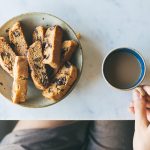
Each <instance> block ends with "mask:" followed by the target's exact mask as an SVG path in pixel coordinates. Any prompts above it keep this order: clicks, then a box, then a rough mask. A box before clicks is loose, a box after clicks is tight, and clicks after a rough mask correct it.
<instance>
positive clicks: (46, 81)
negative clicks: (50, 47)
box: [27, 41, 49, 90]
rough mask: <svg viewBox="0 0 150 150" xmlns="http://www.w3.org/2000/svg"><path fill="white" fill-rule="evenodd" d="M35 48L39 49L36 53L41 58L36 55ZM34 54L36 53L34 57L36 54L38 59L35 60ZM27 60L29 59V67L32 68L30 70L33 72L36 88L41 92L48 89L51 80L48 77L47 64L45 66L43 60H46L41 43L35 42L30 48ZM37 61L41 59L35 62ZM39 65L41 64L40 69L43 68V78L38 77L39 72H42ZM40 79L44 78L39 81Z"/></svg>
mask: <svg viewBox="0 0 150 150" xmlns="http://www.w3.org/2000/svg"><path fill="white" fill-rule="evenodd" d="M35 48H36V49H37V50H36V52H37V53H39V56H37V53H34V49H35ZM33 53H34V55H35V54H36V56H37V58H35V56H34V55H33ZM39 58H40V59H39ZM27 59H28V63H29V66H30V70H31V77H32V80H33V83H34V85H35V87H36V88H37V89H39V90H44V89H46V88H47V86H48V85H49V78H48V75H47V72H46V68H45V64H43V59H44V58H43V55H42V44H41V42H40V41H36V42H34V43H33V44H32V45H31V46H30V47H29V50H28V53H27ZM36 59H39V60H37V62H35V61H36ZM38 61H39V62H38ZM38 63H40V67H42V68H41V69H42V70H41V71H42V76H40V75H39V76H38V75H37V74H36V72H37V71H40V69H39V68H38V67H39V65H38ZM36 66H37V68H36ZM38 69H39V70H38ZM39 77H42V78H41V79H39ZM41 82H42V83H41Z"/></svg>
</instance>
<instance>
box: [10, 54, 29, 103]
mask: <svg viewBox="0 0 150 150" xmlns="http://www.w3.org/2000/svg"><path fill="white" fill-rule="evenodd" d="M28 75H29V74H28V61H27V58H26V57H25V56H16V58H15V63H14V68H13V76H14V81H13V86H12V101H13V103H23V102H25V101H26V97H27V83H28Z"/></svg>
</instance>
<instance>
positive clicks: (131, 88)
mask: <svg viewBox="0 0 150 150" xmlns="http://www.w3.org/2000/svg"><path fill="white" fill-rule="evenodd" d="M124 48H126V49H131V50H132V51H134V52H135V53H137V54H138V55H139V56H140V57H141V58H142V60H143V63H144V67H145V68H144V69H145V71H144V74H143V77H142V79H141V80H140V82H138V84H136V85H135V86H133V87H130V88H125V89H120V88H117V87H115V86H113V85H111V84H110V83H109V82H108V81H107V79H106V78H105V75H104V63H105V60H106V58H107V57H108V56H109V54H111V53H113V52H114V51H116V50H117V49H124ZM101 69H102V70H101V71H102V76H103V79H104V80H105V82H106V83H107V84H108V85H109V86H110V87H112V88H114V89H116V90H120V91H130V90H133V89H135V88H136V87H138V86H139V85H140V84H141V83H142V82H143V80H144V78H145V75H146V71H147V66H146V62H145V59H144V57H143V56H142V55H141V53H139V51H138V50H137V49H135V48H132V47H128V46H124V47H117V48H113V49H111V51H110V52H108V53H107V54H106V56H105V57H104V59H103V62H102V68H101Z"/></svg>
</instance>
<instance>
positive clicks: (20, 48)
mask: <svg viewBox="0 0 150 150" xmlns="http://www.w3.org/2000/svg"><path fill="white" fill-rule="evenodd" d="M9 40H10V42H11V43H13V44H14V45H15V48H16V54H17V55H19V56H26V54H27V49H28V45H27V42H26V40H25V36H24V33H23V29H22V27H21V24H20V22H16V23H15V24H14V25H13V26H12V28H11V29H10V30H9Z"/></svg>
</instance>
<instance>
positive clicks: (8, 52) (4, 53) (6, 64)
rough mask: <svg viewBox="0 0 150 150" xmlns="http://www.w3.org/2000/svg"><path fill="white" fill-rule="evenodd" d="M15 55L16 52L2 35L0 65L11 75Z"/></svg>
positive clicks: (0, 39)
mask: <svg viewBox="0 0 150 150" xmlns="http://www.w3.org/2000/svg"><path fill="white" fill-rule="evenodd" d="M15 57H16V54H15V53H14V51H13V50H12V48H11V47H10V45H9V44H8V43H7V42H6V39H5V38H4V37H0V65H1V67H2V68H3V69H4V70H5V71H6V72H7V73H8V74H10V75H11V76H12V77H13V66H14V63H15Z"/></svg>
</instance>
